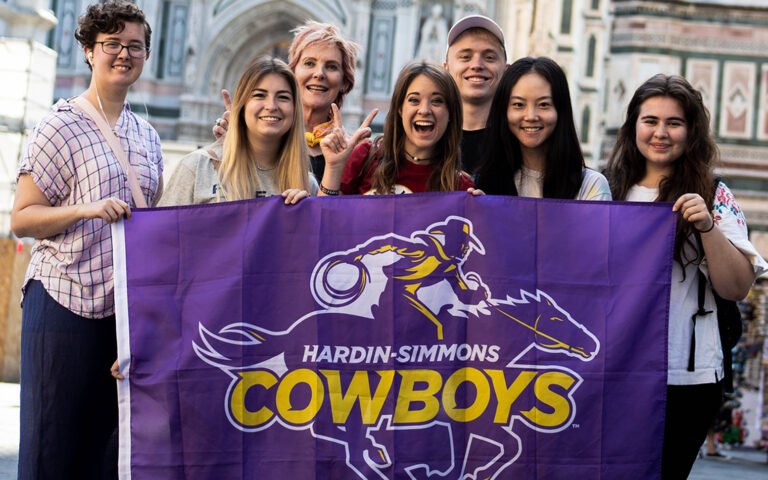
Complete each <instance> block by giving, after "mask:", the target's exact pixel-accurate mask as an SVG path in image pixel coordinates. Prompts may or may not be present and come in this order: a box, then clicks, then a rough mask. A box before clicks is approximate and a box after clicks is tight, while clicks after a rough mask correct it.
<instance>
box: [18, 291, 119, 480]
mask: <svg viewBox="0 0 768 480" xmlns="http://www.w3.org/2000/svg"><path fill="white" fill-rule="evenodd" d="M116 358H117V342H116V337H115V318H114V316H112V317H108V318H103V319H98V320H92V319H88V318H84V317H80V316H78V315H75V314H74V313H72V312H70V311H69V310H67V309H66V308H64V307H62V306H61V305H59V304H58V303H56V302H55V301H54V300H53V298H51V296H50V295H48V292H46V291H45V288H44V287H43V285H42V284H41V283H40V282H39V281H31V282H30V283H29V284H28V285H27V288H26V292H25V297H24V305H23V309H22V328H21V415H20V417H21V436H20V444H19V479H20V480H27V479H70V478H71V479H115V478H117V438H118V437H117V418H118V415H117V387H116V384H115V380H114V379H113V378H112V376H111V375H110V373H109V368H110V366H111V365H112V362H114V361H115V359H116Z"/></svg>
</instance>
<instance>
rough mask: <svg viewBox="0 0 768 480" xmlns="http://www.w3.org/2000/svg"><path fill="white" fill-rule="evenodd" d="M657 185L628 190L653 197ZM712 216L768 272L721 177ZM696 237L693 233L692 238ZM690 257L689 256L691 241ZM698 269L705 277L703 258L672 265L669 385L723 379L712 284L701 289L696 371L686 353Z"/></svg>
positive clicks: (631, 196) (633, 197)
mask: <svg viewBox="0 0 768 480" xmlns="http://www.w3.org/2000/svg"><path fill="white" fill-rule="evenodd" d="M657 196H658V190H657V189H655V188H647V187H643V186H640V185H635V186H633V187H632V188H631V189H630V190H629V192H628V193H627V200H628V201H631V202H654V201H656V197H657ZM712 215H713V218H714V219H715V224H716V225H717V228H718V229H719V230H720V231H721V232H723V234H724V235H725V237H726V238H727V239H728V240H729V241H730V242H731V243H732V244H733V245H734V246H735V247H736V248H737V249H739V251H741V252H742V253H743V254H744V256H745V257H747V259H748V260H749V261H750V263H751V264H752V268H753V270H754V273H755V277H757V276H758V275H760V274H761V273H763V272H764V271H766V269H767V268H768V264H766V262H765V260H763V258H762V257H761V256H760V254H759V253H757V249H755V246H754V245H752V243H750V241H749V236H748V233H747V222H746V220H745V219H744V214H743V213H742V211H741V209H740V208H739V205H738V204H737V203H736V200H735V199H734V198H733V194H732V193H731V191H730V190H729V189H728V187H726V186H725V184H724V183H722V182H720V184H719V185H718V186H717V191H716V192H715V201H714V209H713V211H712ZM693 241H694V242H696V240H695V238H694V239H693ZM687 248H688V249H689V252H688V253H689V257H690V258H693V254H694V252H693V250H692V249H691V247H690V246H687ZM696 268H700V269H701V271H702V272H703V273H704V275H707V276H708V269H707V259H706V258H704V260H703V261H702V263H701V265H694V264H689V265H688V266H687V267H686V269H685V280H683V269H682V268H681V267H680V264H679V263H678V262H674V263H673V265H672V289H671V294H670V304H669V337H668V339H667V340H668V341H667V351H668V371H667V383H668V384H670V385H697V384H703V383H715V382H718V381H720V380H721V379H722V378H723V351H722V347H721V346H720V332H719V331H718V328H717V307H716V305H715V298H714V296H713V295H712V289H711V288H707V289H706V290H705V293H706V294H705V298H704V308H705V309H706V310H712V313H711V314H709V315H705V316H700V317H697V319H696V358H695V360H694V371H693V372H689V371H688V370H687V368H688V355H689V352H690V346H691V330H692V328H693V322H692V321H691V316H692V315H693V314H694V312H696V310H698V308H699V290H698V286H699V284H698V275H697V274H696Z"/></svg>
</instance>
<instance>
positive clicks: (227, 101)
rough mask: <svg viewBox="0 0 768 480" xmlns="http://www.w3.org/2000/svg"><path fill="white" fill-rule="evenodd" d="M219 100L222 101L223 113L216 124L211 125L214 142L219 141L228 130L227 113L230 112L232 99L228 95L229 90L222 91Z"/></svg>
mask: <svg viewBox="0 0 768 480" xmlns="http://www.w3.org/2000/svg"><path fill="white" fill-rule="evenodd" d="M221 98H223V99H224V113H222V114H221V117H219V118H217V119H216V123H214V125H213V136H214V137H215V138H216V140H219V139H220V138H222V137H224V136H225V135H226V134H227V130H228V129H229V112H230V110H232V97H231V96H230V95H229V90H227V89H224V90H222V91H221Z"/></svg>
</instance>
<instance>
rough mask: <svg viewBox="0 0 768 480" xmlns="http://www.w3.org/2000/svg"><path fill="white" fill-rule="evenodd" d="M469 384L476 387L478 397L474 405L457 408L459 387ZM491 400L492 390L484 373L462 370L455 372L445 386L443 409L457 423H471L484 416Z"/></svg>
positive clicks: (469, 369)
mask: <svg viewBox="0 0 768 480" xmlns="http://www.w3.org/2000/svg"><path fill="white" fill-rule="evenodd" d="M464 382H469V383H471V384H473V385H474V386H475V390H476V391H477V395H476V396H475V401H474V402H473V403H472V405H470V406H468V407H466V408H456V392H457V391H458V389H459V386H460V385H461V384H462V383H464ZM490 399H491V389H490V387H489V385H488V379H486V378H485V375H483V372H481V371H480V370H478V369H476V368H462V369H460V370H456V371H455V372H453V375H451V376H450V377H448V380H446V381H445V385H444V386H443V409H445V413H446V415H448V417H450V418H451V420H454V421H456V422H471V421H472V420H475V419H477V418H478V417H479V416H480V415H482V414H483V412H484V411H485V409H486V407H488V402H489V401H490Z"/></svg>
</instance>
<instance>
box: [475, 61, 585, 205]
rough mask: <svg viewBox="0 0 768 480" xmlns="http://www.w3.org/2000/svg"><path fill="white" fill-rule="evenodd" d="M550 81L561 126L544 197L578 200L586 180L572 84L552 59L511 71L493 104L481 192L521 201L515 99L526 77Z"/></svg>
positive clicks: (551, 141)
mask: <svg viewBox="0 0 768 480" xmlns="http://www.w3.org/2000/svg"><path fill="white" fill-rule="evenodd" d="M529 73H537V74H539V75H541V76H542V77H544V79H546V80H547V82H548V83H549V85H550V88H551V89H552V103H553V104H554V105H555V109H556V110H557V125H556V126H555V129H554V131H553V132H552V135H551V136H550V137H549V139H547V144H548V146H549V148H548V149H547V157H546V163H545V165H544V179H543V184H542V193H543V196H544V198H565V199H573V198H575V197H576V195H577V194H578V193H579V189H580V188H581V182H582V177H583V176H584V167H585V164H584V156H583V154H582V153H581V144H580V143H579V137H578V135H577V134H576V127H575V126H574V123H573V109H572V107H571V94H570V91H569V90H568V80H567V79H566V77H565V72H564V71H563V69H562V68H560V65H558V64H557V62H555V61H554V60H552V59H551V58H548V57H525V58H521V59H519V60H517V61H515V62H514V63H513V64H512V65H510V66H509V67H507V69H506V71H505V72H504V74H503V75H502V77H501V80H500V81H499V86H498V88H497V89H496V94H495V95H494V96H493V101H492V102H491V110H490V113H489V114H488V125H487V127H486V137H485V146H484V150H483V152H484V153H483V155H482V158H483V159H484V161H483V163H482V164H481V165H480V167H479V168H478V170H477V182H475V183H476V184H477V187H478V188H480V189H482V190H483V191H485V193H488V194H491V195H513V196H517V194H518V192H517V188H515V182H514V180H513V179H514V178H515V174H516V173H517V172H518V171H519V170H520V169H521V168H522V167H523V154H522V151H521V149H520V141H519V140H518V139H517V137H515V135H513V134H512V133H511V132H510V130H509V123H508V121H507V109H508V108H509V97H510V95H512V89H513V88H514V87H515V85H516V84H517V82H518V81H519V80H520V78H521V77H523V76H524V75H526V74H529Z"/></svg>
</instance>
